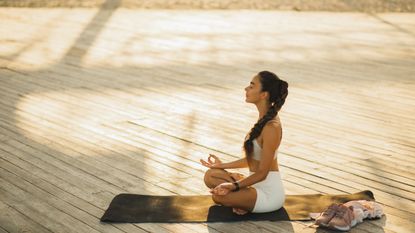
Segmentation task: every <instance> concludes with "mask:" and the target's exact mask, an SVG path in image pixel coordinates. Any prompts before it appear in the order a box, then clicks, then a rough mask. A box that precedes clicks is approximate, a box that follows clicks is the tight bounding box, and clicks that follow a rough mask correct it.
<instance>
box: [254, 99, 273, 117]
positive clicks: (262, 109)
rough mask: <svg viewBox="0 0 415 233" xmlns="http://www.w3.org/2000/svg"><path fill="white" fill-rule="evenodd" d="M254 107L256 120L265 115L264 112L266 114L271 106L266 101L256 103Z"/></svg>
mask: <svg viewBox="0 0 415 233" xmlns="http://www.w3.org/2000/svg"><path fill="white" fill-rule="evenodd" d="M256 107H257V109H258V114H259V116H258V120H259V119H261V118H262V117H264V116H265V114H267V112H268V109H269V108H270V107H271V105H270V104H268V103H267V102H259V103H257V104H256Z"/></svg>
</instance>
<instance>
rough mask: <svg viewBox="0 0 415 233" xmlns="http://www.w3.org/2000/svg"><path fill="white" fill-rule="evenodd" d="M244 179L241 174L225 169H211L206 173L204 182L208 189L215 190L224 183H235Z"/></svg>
mask: <svg viewBox="0 0 415 233" xmlns="http://www.w3.org/2000/svg"><path fill="white" fill-rule="evenodd" d="M232 177H233V179H232ZM242 178H243V175H242V174H239V173H230V172H228V171H226V170H225V169H218V168H211V169H209V170H207V171H206V173H205V177H204V181H205V184H206V186H207V187H208V188H214V187H216V186H218V185H220V184H222V183H225V182H233V181H234V180H240V179H242Z"/></svg>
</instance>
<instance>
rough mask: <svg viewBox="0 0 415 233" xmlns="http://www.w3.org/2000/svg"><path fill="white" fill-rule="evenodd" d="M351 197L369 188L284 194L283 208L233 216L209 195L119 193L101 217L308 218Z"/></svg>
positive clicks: (365, 196) (367, 195)
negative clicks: (333, 192)
mask: <svg viewBox="0 0 415 233" xmlns="http://www.w3.org/2000/svg"><path fill="white" fill-rule="evenodd" d="M351 200H368V201H370V200H374V196H373V193H372V192H371V191H368V190H366V191H362V192H358V193H354V194H345V195H322V194H308V195H287V196H286V199H285V203H284V207H283V208H281V209H279V210H276V211H273V212H268V213H248V214H245V215H237V214H234V213H233V212H232V208H230V207H224V206H219V205H216V204H215V203H214V202H213V201H212V198H211V196H210V195H198V196H150V195H138V194H119V195H117V196H116V197H114V199H113V200H112V202H111V204H110V206H109V207H108V209H107V210H106V211H105V213H104V215H103V216H102V217H101V221H103V222H124V223H126V222H128V223H143V222H154V223H155V222H159V223H160V222H163V223H173V222H174V223H178V222H230V221H245V220H250V221H259V220H270V221H281V220H310V217H309V213H318V212H322V211H323V210H324V209H326V208H327V207H328V206H329V205H330V204H331V203H345V202H348V201H351Z"/></svg>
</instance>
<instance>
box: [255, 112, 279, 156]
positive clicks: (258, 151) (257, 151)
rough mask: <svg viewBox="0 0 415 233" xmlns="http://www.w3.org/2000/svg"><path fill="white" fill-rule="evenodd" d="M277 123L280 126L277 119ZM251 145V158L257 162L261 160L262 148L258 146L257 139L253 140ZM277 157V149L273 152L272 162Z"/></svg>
mask: <svg viewBox="0 0 415 233" xmlns="http://www.w3.org/2000/svg"><path fill="white" fill-rule="evenodd" d="M271 121H274V120H271ZM271 121H269V122H271ZM277 122H278V123H279V124H281V123H280V121H279V118H278V120H277ZM281 139H282V129H281ZM281 139H280V140H281ZM252 143H253V144H254V150H253V151H252V158H253V159H254V160H257V161H259V160H261V154H262V148H261V147H260V146H259V143H258V141H257V138H255V139H254V140H253V142H252ZM277 155H278V148H277V149H276V150H275V154H274V160H276V159H277Z"/></svg>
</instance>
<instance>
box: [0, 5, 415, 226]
mask: <svg viewBox="0 0 415 233" xmlns="http://www.w3.org/2000/svg"><path fill="white" fill-rule="evenodd" d="M0 20H1V24H0V156H1V157H0V232H29V231H30V232H211V233H213V232H238V233H244V232H326V231H325V230H321V229H315V228H308V227H307V224H309V222H266V221H264V222H238V223H209V224H102V223H100V222H99V218H100V217H101V215H102V214H103V212H104V210H105V208H106V207H107V206H108V204H109V202H110V201H111V199H112V198H113V197H114V196H115V195H116V194H119V193H125V192H128V193H142V194H159V195H167V194H177V195H188V194H207V193H208V189H207V188H205V186H204V184H203V182H202V177H203V173H204V171H205V168H204V167H202V166H201V165H200V164H199V163H198V160H199V159H200V158H202V157H206V155H207V154H208V153H215V154H217V155H219V156H221V157H222V158H223V159H224V160H225V161H230V160H233V159H236V158H238V157H240V156H242V153H241V146H242V140H243V138H244V135H245V134H246V133H247V132H248V130H249V129H250V127H251V126H252V124H253V123H254V122H255V120H256V118H257V115H256V114H257V113H256V109H255V107H254V106H253V105H248V104H246V103H245V102H244V91H243V88H244V87H245V86H246V85H247V84H248V83H249V81H250V79H251V77H252V76H253V75H254V74H255V73H257V72H258V71H261V70H271V71H274V72H276V73H277V74H278V75H280V76H281V77H282V78H283V79H285V80H287V81H288V82H289V84H290V87H289V91H290V94H289V96H288V99H287V102H286V105H285V106H284V108H283V110H282V112H281V120H282V122H283V128H284V138H283V142H282V145H281V147H280V153H279V161H280V165H281V166H280V170H281V173H282V176H283V179H284V185H285V188H286V190H287V193H288V194H299V193H339V194H340V193H353V192H357V191H360V190H365V189H370V190H372V191H373V192H374V194H375V197H376V198H377V200H378V201H379V202H380V203H382V204H383V205H384V210H385V212H386V216H384V217H383V218H382V219H380V220H376V221H366V222H364V223H362V224H360V225H358V226H357V227H355V228H354V229H353V230H352V231H351V232H373V233H375V232H376V233H378V232H399V233H401V232H415V223H414V219H415V202H414V201H415V195H414V193H415V172H414V171H415V170H414V168H415V165H414V162H415V133H414V132H415V68H414V67H415V14H391V13H390V14H377V15H374V14H363V13H323V12H314V13H313V12H308V13H301V12H277V11H178V10H170V11H169V10H154V11H141V10H128V9H117V8H114V9H105V10H104V9H29V8H27V9H17V8H0ZM242 172H245V173H246V171H245V170H242Z"/></svg>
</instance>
